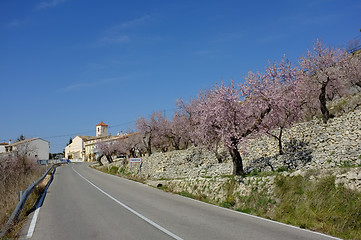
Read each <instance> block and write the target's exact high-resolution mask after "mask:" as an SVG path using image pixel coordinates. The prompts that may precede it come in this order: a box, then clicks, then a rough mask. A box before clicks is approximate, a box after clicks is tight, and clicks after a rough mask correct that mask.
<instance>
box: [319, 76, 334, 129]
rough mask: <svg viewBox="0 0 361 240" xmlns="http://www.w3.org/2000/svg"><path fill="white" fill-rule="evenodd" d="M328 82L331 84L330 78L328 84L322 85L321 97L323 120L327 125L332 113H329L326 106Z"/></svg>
mask: <svg viewBox="0 0 361 240" xmlns="http://www.w3.org/2000/svg"><path fill="white" fill-rule="evenodd" d="M328 82H329V77H327V82H326V83H323V84H322V87H321V93H320V96H319V99H320V107H321V113H322V119H323V123H325V124H326V123H327V121H328V119H330V118H331V115H330V112H329V111H328V108H327V106H326V87H327V83H328Z"/></svg>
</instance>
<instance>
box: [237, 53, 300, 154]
mask: <svg viewBox="0 0 361 240" xmlns="http://www.w3.org/2000/svg"><path fill="white" fill-rule="evenodd" d="M297 76H298V69H297V68H295V67H293V66H292V65H291V63H290V61H289V60H288V59H287V58H286V56H284V57H283V59H282V61H281V62H280V63H277V62H274V63H273V64H270V65H269V66H268V67H267V68H266V71H265V73H264V74H261V73H259V72H257V73H256V74H255V73H252V72H249V74H248V76H246V77H245V80H246V81H245V83H244V84H241V89H242V92H243V94H244V95H245V96H247V101H248V102H249V103H248V104H249V107H250V108H252V109H253V112H254V114H256V116H257V115H258V116H259V115H261V114H262V112H265V111H267V114H266V115H264V118H263V119H262V121H261V122H260V124H259V125H258V129H257V130H258V133H264V132H265V133H267V134H269V135H270V136H272V137H274V138H275V139H276V140H277V141H278V147H279V154H280V155H282V154H283V147H282V133H283V130H284V128H286V127H288V126H290V125H291V124H292V123H294V122H296V121H297V120H299V119H300V118H301V117H302V114H303V111H302V104H303V102H302V99H301V96H300V91H298V89H297V88H296V86H295V82H296V79H297ZM275 130H278V134H277V132H275ZM255 132H256V131H255Z"/></svg>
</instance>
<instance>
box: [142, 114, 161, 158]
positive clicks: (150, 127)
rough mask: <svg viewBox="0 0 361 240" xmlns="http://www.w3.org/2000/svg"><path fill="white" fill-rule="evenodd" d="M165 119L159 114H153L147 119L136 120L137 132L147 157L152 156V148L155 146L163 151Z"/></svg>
mask: <svg viewBox="0 0 361 240" xmlns="http://www.w3.org/2000/svg"><path fill="white" fill-rule="evenodd" d="M164 124H166V119H165V118H164V116H163V115H162V113H161V112H153V113H152V114H151V115H150V117H149V119H146V118H144V117H141V118H139V119H137V120H136V128H137V132H138V133H139V134H141V136H142V139H143V143H144V146H145V148H146V149H147V153H148V156H150V155H152V147H153V144H155V145H156V146H157V147H159V148H161V149H162V148H163V150H165V148H167V147H166V144H167V142H166V140H165V139H164V133H163V131H164V128H162V125H164Z"/></svg>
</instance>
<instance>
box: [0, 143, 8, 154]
mask: <svg viewBox="0 0 361 240" xmlns="http://www.w3.org/2000/svg"><path fill="white" fill-rule="evenodd" d="M7 145H8V143H6V142H3V143H0V153H3V152H5V146H7Z"/></svg>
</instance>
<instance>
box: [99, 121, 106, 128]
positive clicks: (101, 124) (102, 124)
mask: <svg viewBox="0 0 361 240" xmlns="http://www.w3.org/2000/svg"><path fill="white" fill-rule="evenodd" d="M97 126H105V127H108V125H107V124H105V123H103V122H101V123H99V124H97Z"/></svg>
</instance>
